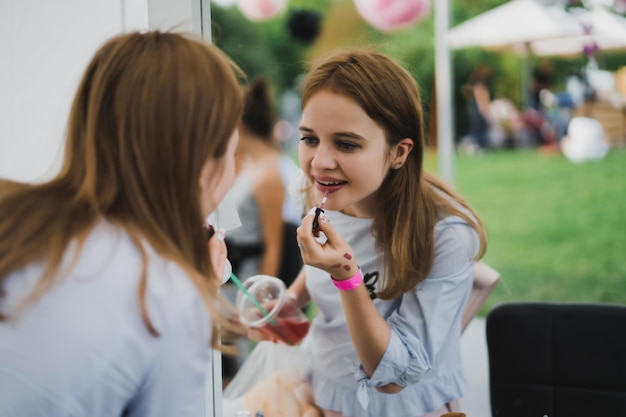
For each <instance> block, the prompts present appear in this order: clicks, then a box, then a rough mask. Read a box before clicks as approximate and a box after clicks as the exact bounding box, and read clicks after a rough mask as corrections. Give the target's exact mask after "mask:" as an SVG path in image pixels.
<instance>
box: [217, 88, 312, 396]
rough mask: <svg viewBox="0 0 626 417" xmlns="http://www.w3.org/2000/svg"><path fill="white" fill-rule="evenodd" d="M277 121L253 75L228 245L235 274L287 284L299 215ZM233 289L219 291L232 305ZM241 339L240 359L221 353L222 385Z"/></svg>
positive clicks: (296, 267) (295, 256)
mask: <svg viewBox="0 0 626 417" xmlns="http://www.w3.org/2000/svg"><path fill="white" fill-rule="evenodd" d="M275 124H276V117H275V111H274V103H273V101H272V97H271V87H270V84H269V83H268V82H267V81H266V80H265V79H264V78H257V79H255V80H253V81H252V82H251V83H250V85H248V86H247V87H246V88H245V90H244V110H243V116H242V118H241V123H240V125H239V146H238V147H237V156H236V178H235V181H234V184H233V187H232V196H233V199H234V201H235V204H236V207H237V212H238V214H239V218H240V220H241V227H238V228H236V229H233V230H231V231H229V235H228V237H227V238H226V244H227V246H228V258H229V260H230V262H231V264H232V266H233V272H234V274H235V275H236V276H237V277H238V278H239V279H241V280H242V281H243V280H245V279H247V278H250V277H251V276H254V275H258V274H263V275H269V276H274V277H278V278H281V279H282V280H283V281H284V282H285V285H286V286H289V285H290V284H291V282H293V280H294V279H295V277H296V275H297V274H298V272H299V271H300V268H301V267H302V258H301V257H300V253H299V250H298V246H297V242H296V228H297V227H298V225H299V223H300V216H299V214H298V213H297V212H296V210H295V208H294V207H293V203H292V202H291V200H290V199H289V198H288V197H287V193H286V187H287V184H288V183H289V182H290V181H291V179H292V178H293V177H294V176H295V175H297V173H298V167H297V165H296V164H295V162H293V160H292V159H291V158H290V157H289V156H287V155H285V154H284V153H283V151H282V150H281V147H280V144H279V142H278V141H277V140H276V138H275V136H274V126H275ZM237 291H238V290H237V287H236V286H235V285H234V284H233V283H231V282H228V283H226V284H225V285H224V286H223V287H222V292H223V294H224V295H225V297H226V298H227V299H229V300H230V301H231V302H232V303H233V304H234V303H235V299H236V294H237ZM232 338H235V339H237V338H236V336H235V335H230V337H229V338H227V340H226V342H227V343H236V342H235V340H231V339H232ZM239 341H241V342H242V343H239V348H240V351H241V352H240V354H239V356H238V359H235V358H229V357H224V361H223V376H224V378H225V379H224V381H223V382H224V385H227V383H228V380H229V379H230V377H232V376H233V375H234V374H235V372H236V370H237V369H238V368H239V366H240V365H241V363H242V362H243V360H244V359H245V356H246V353H247V351H248V350H249V346H248V342H247V340H245V339H239Z"/></svg>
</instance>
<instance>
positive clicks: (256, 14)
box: [237, 0, 287, 22]
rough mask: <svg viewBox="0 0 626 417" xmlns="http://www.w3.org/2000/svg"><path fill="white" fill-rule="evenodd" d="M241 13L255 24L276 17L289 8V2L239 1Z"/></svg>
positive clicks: (273, 0) (238, 5)
mask: <svg viewBox="0 0 626 417" xmlns="http://www.w3.org/2000/svg"><path fill="white" fill-rule="evenodd" d="M237 7H239V10H241V13H242V14H243V15H244V16H245V17H247V18H248V19H250V20H252V21H254V22H260V21H263V20H268V19H271V18H273V17H276V16H278V15H280V14H281V13H283V12H284V11H285V9H286V8H287V0H238V1H237Z"/></svg>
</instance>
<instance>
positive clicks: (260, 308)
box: [230, 273, 293, 344]
mask: <svg viewBox="0 0 626 417" xmlns="http://www.w3.org/2000/svg"><path fill="white" fill-rule="evenodd" d="M230 279H232V280H233V282H234V283H235V285H236V286H237V287H238V288H239V289H240V290H241V291H242V292H243V293H244V294H245V295H246V297H248V299H249V300H250V301H252V303H253V304H254V305H255V306H256V308H257V309H259V311H260V312H261V314H263V316H264V317H267V318H268V319H269V320H270V323H272V324H273V325H274V326H276V322H275V321H274V319H273V318H272V317H270V313H269V312H268V311H267V310H266V309H265V308H264V307H263V306H262V305H261V303H259V302H258V300H257V299H256V298H255V297H254V295H252V294H250V291H248V289H247V288H246V287H245V286H244V285H243V283H242V282H241V281H240V280H239V278H237V275H235V274H234V273H231V274H230ZM274 331H275V332H276V333H277V334H278V335H279V336H280V337H282V338H283V339H284V340H286V341H287V342H289V343H291V344H293V343H292V342H291V340H289V338H288V337H286V336H285V335H284V334H282V333H281V332H280V330H278V328H276V327H274Z"/></svg>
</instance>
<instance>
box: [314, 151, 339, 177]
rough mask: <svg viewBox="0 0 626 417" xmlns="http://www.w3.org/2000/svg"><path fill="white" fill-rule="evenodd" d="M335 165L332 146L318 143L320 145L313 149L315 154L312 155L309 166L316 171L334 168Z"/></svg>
mask: <svg viewBox="0 0 626 417" xmlns="http://www.w3.org/2000/svg"><path fill="white" fill-rule="evenodd" d="M336 166H337V162H336V161H335V156H334V153H333V151H332V148H330V147H329V146H327V145H322V144H320V146H318V147H317V148H316V149H315V154H314V155H313V160H312V161H311V167H312V168H313V169H315V170H316V171H323V170H330V169H334V168H335V167H336Z"/></svg>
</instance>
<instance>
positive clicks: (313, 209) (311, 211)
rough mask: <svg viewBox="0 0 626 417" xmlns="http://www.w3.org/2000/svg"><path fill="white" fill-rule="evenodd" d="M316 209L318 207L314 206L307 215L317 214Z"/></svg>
mask: <svg viewBox="0 0 626 417" xmlns="http://www.w3.org/2000/svg"><path fill="white" fill-rule="evenodd" d="M315 209H316V207H313V208H312V209H311V210H309V212H308V213H307V214H306V215H307V216H310V215H311V214H315Z"/></svg>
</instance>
